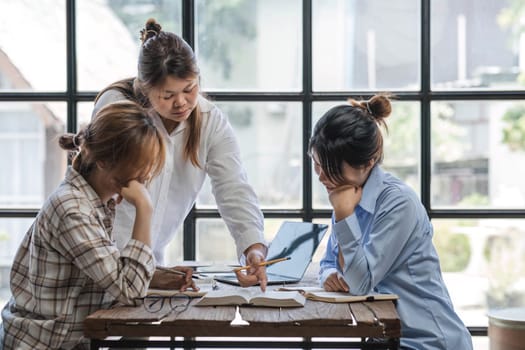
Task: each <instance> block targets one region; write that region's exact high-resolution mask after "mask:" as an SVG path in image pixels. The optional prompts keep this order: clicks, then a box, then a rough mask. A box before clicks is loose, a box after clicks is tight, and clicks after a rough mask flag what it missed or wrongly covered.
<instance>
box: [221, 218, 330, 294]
mask: <svg viewBox="0 0 525 350" xmlns="http://www.w3.org/2000/svg"><path fill="white" fill-rule="evenodd" d="M327 229H328V225H324V224H314V223H311V222H294V221H285V222H283V224H282V225H281V227H280V228H279V231H278V232H277V234H276V235H275V237H274V239H273V240H272V242H271V243H270V245H269V247H268V256H267V259H266V260H273V259H278V258H284V257H290V260H286V261H282V262H278V263H276V264H273V265H269V266H268V267H267V268H266V275H267V276H268V284H269V285H271V284H287V283H297V282H299V281H301V279H302V278H303V276H304V274H305V272H306V269H307V268H308V265H309V264H310V262H311V261H312V257H313V256H314V253H315V251H316V249H317V247H318V246H319V244H320V243H321V240H322V239H323V237H324V235H325V233H326V231H327ZM215 279H216V280H217V281H219V282H223V283H228V284H234V285H239V281H238V280H237V277H236V276H235V273H225V274H216V275H215Z"/></svg>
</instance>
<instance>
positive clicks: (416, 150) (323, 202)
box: [312, 101, 421, 208]
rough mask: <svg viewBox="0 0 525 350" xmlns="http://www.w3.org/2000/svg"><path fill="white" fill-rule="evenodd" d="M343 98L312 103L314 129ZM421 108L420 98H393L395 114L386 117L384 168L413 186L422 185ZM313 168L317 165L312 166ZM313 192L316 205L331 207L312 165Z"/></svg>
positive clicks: (415, 189)
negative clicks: (412, 100) (335, 100)
mask: <svg viewBox="0 0 525 350" xmlns="http://www.w3.org/2000/svg"><path fill="white" fill-rule="evenodd" d="M343 103H346V102H345V101H341V102H316V103H314V104H313V105H312V110H313V117H312V122H313V123H312V130H313V128H314V127H315V124H316V123H317V121H318V120H319V119H320V118H321V117H322V116H323V114H324V113H326V112H327V111H328V110H329V109H330V108H331V107H334V106H336V105H339V104H343ZM419 115H420V108H419V103H417V102H401V101H395V102H394V101H392V114H391V115H390V116H389V117H388V118H387V119H386V123H387V126H388V131H386V130H384V129H383V141H384V143H383V150H384V159H383V163H382V165H381V166H382V168H383V169H384V170H386V171H388V172H391V173H392V174H393V175H395V176H397V177H398V178H400V179H401V180H402V181H404V182H405V183H407V184H408V185H409V186H411V187H412V189H413V190H414V191H416V192H417V193H419V192H420V191H419V189H420V168H421V167H420V150H421V142H420V134H421V131H420V130H421V127H420V118H419ZM312 168H313V167H312ZM312 196H313V206H314V208H331V206H330V203H329V201H328V196H327V195H326V190H325V189H324V187H323V185H322V184H321V183H320V182H319V181H318V180H317V174H315V172H314V170H313V169H312Z"/></svg>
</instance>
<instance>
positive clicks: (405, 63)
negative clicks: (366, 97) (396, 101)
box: [312, 0, 421, 91]
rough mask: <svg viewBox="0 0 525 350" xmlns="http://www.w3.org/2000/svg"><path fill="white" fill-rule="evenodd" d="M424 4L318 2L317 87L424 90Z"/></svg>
mask: <svg viewBox="0 0 525 350" xmlns="http://www.w3.org/2000/svg"><path fill="white" fill-rule="evenodd" d="M419 3H420V2H419V1H417V0H390V1H383V0H355V1H345V0H314V1H313V18H312V21H313V28H312V40H313V53H312V60H313V86H314V90H328V91H339V90H367V89H393V88H403V89H409V90H417V89H419V79H420V78H419V71H420V68H419V67H420V56H421V53H420V50H421V49H420V47H421V44H420V22H421V20H420V13H421V11H420V4H419Z"/></svg>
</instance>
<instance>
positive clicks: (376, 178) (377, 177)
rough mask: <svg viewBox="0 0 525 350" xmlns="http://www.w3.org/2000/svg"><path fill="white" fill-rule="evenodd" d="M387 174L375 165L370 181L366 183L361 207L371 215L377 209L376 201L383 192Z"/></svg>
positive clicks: (369, 177) (369, 176) (360, 203)
mask: <svg viewBox="0 0 525 350" xmlns="http://www.w3.org/2000/svg"><path fill="white" fill-rule="evenodd" d="M384 177H385V173H384V171H383V170H381V168H380V167H379V166H378V165H374V167H373V168H372V170H371V171H370V175H368V179H367V180H366V182H365V185H364V187H363V195H362V196H361V201H360V202H359V206H360V207H361V208H363V209H364V210H366V211H367V212H369V213H372V214H373V213H374V211H375V207H376V200H377V197H378V196H379V193H380V192H381V190H382V188H381V187H382V185H383V178H384Z"/></svg>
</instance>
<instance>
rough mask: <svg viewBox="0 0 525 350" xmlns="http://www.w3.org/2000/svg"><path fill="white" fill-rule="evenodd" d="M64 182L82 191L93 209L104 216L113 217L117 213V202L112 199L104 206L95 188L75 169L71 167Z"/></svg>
mask: <svg viewBox="0 0 525 350" xmlns="http://www.w3.org/2000/svg"><path fill="white" fill-rule="evenodd" d="M64 181H65V182H66V183H68V184H70V185H71V186H72V187H75V188H76V189H78V190H79V191H82V192H83V193H84V194H85V195H86V198H87V199H88V200H89V202H90V203H91V204H92V205H93V207H94V208H95V209H96V210H97V211H98V210H101V211H102V213H103V214H104V215H103V217H104V216H108V215H109V216H113V214H114V212H115V200H114V199H113V198H112V199H110V200H109V201H108V203H106V204H104V203H102V200H101V199H100V197H99V195H98V194H97V192H95V190H94V189H93V187H91V185H90V184H89V183H88V182H87V181H86V179H85V178H84V177H83V176H82V175H80V174H79V173H78V172H77V171H76V170H75V169H73V167H71V166H69V167H68V168H67V171H66V176H65V179H64Z"/></svg>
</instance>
